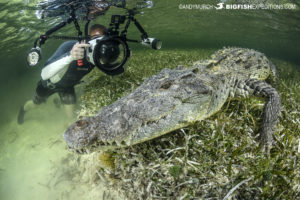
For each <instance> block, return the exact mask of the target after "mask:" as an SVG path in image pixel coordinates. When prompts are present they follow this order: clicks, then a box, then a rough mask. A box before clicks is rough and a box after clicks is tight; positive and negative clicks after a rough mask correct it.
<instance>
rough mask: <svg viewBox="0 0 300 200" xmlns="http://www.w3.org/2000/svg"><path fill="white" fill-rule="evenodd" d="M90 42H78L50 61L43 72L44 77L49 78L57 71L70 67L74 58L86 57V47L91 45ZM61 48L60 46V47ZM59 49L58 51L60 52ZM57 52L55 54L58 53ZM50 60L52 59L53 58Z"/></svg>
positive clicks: (44, 78)
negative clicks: (68, 50) (69, 49)
mask: <svg viewBox="0 0 300 200" xmlns="http://www.w3.org/2000/svg"><path fill="white" fill-rule="evenodd" d="M89 46H90V45H89V44H79V43H76V44H75V45H74V46H73V48H72V50H71V51H70V52H67V53H65V54H63V55H62V56H60V57H59V59H57V60H56V61H54V62H50V64H47V65H46V66H45V67H44V68H43V70H42V73H41V76H42V79H43V80H47V79H50V78H52V77H53V76H55V75H56V74H57V73H59V72H60V71H62V70H63V69H64V68H65V67H68V66H69V64H70V63H71V62H72V61H73V60H79V59H82V58H83V57H84V49H83V48H84V47H89ZM59 49H60V48H59ZM59 51H60V50H58V51H57V52H59ZM57 52H56V53H55V54H57ZM49 60H52V59H51V58H50V59H49Z"/></svg>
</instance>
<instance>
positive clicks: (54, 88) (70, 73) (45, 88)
mask: <svg viewBox="0 0 300 200" xmlns="http://www.w3.org/2000/svg"><path fill="white" fill-rule="evenodd" d="M76 42H77V41H68V42H65V43H63V44H62V45H60V47H59V48H58V49H57V50H56V52H55V53H54V54H53V55H52V56H51V57H50V58H49V59H48V60H47V62H46V63H45V65H44V67H46V66H47V65H49V64H51V63H54V62H56V61H59V60H60V59H63V58H64V57H66V56H70V51H71V49H72V48H73V46H74V44H76ZM93 68H94V65H92V64H91V63H89V62H88V61H87V60H86V59H85V58H84V59H82V62H80V61H77V60H74V61H72V62H71V63H70V64H69V66H68V69H67V71H66V72H65V73H64V75H63V76H62V77H61V79H60V80H59V81H58V82H56V83H52V82H51V81H50V80H49V79H47V80H43V79H41V80H40V81H39V82H38V85H37V88H36V94H35V96H34V99H33V102H34V103H35V104H40V103H43V102H45V101H46V100H47V98H48V97H49V96H50V95H52V94H54V93H55V92H58V94H59V96H60V99H61V102H62V103H63V104H74V103H75V102H76V95H75V91H74V86H75V85H76V84H78V83H80V80H81V79H82V78H83V77H84V76H85V75H86V74H88V73H89V72H90V71H91V70H92V69H93Z"/></svg>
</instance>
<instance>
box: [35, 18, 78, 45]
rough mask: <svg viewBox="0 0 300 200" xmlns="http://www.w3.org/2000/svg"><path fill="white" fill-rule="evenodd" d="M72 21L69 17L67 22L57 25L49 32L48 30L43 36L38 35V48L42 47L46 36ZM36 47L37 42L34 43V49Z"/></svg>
mask: <svg viewBox="0 0 300 200" xmlns="http://www.w3.org/2000/svg"><path fill="white" fill-rule="evenodd" d="M72 21H73V18H72V17H70V18H69V19H68V20H67V21H65V22H61V23H59V24H57V25H56V26H54V27H53V28H51V29H50V30H48V31H47V32H46V33H45V34H44V35H40V38H39V40H40V46H41V45H43V44H44V43H45V42H46V40H47V39H48V36H49V35H51V34H52V33H54V32H55V31H57V30H59V29H61V28H63V27H64V26H66V25H67V24H69V23H71V22H72ZM36 45H37V40H36V41H35V42H34V47H36Z"/></svg>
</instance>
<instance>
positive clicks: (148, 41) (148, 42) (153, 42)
mask: <svg viewBox="0 0 300 200" xmlns="http://www.w3.org/2000/svg"><path fill="white" fill-rule="evenodd" d="M142 45H145V46H148V47H151V48H152V49H156V50H159V49H161V47H162V41H161V40H159V39H156V38H145V39H143V40H142Z"/></svg>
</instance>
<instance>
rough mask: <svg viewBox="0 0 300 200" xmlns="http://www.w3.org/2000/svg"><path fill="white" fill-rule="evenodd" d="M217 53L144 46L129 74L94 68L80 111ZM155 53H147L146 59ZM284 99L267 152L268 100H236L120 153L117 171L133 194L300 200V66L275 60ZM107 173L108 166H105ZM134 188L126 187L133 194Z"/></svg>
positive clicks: (91, 109)
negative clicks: (262, 135) (263, 135)
mask: <svg viewBox="0 0 300 200" xmlns="http://www.w3.org/2000/svg"><path fill="white" fill-rule="evenodd" d="M212 52H214V50H198V51H197V50H186V51H185V50H173V51H148V50H147V51H142V52H135V55H134V56H133V57H132V58H131V60H130V61H129V63H128V68H127V71H126V72H125V73H124V74H122V75H121V76H118V77H109V76H106V75H104V74H103V73H101V72H99V71H98V70H94V71H93V73H91V75H90V76H89V77H87V79H86V86H85V92H84V95H83V96H82V103H81V105H82V107H81V110H80V112H79V115H80V116H87V115H93V114H95V113H96V112H97V111H98V110H99V109H100V108H101V107H103V106H105V105H109V104H111V103H113V102H114V101H116V100H117V99H118V98H120V97H122V96H124V95H126V94H128V93H130V92H131V91H132V90H134V89H135V88H136V87H137V86H138V85H139V84H141V83H142V82H143V80H144V79H145V78H147V77H149V76H151V75H153V74H155V73H157V72H159V71H160V70H161V69H162V68H176V67H177V66H178V65H186V66H188V65H190V64H192V63H193V62H194V61H197V60H200V59H205V58H208V57H209V55H210V54H211V53H212ZM144 55H147V56H144ZM271 60H272V62H273V63H274V64H275V65H276V66H277V68H278V75H279V78H278V83H277V85H276V87H277V89H278V91H279V93H280V96H281V98H282V105H283V106H282V113H281V116H280V123H279V125H278V128H277V130H276V132H275V141H276V144H275V145H274V146H273V148H272V149H271V151H270V154H269V155H265V154H264V153H262V152H261V145H260V142H259V137H258V136H259V134H258V133H259V127H260V123H261V115H262V108H263V105H264V100H263V99H258V98H247V99H245V100H243V101H238V100H231V101H228V102H227V103H226V104H225V105H224V106H223V108H222V109H221V111H219V112H218V113H216V114H215V115H214V116H212V117H210V118H208V119H206V120H204V121H201V122H196V123H194V124H193V125H190V126H189V127H187V128H184V129H180V130H177V131H174V132H172V133H170V134H167V135H165V136H163V137H160V138H157V139H155V140H152V141H148V142H145V143H142V144H138V145H135V146H132V147H128V148H124V149H118V150H115V153H114V172H113V173H114V174H113V177H114V178H115V179H116V180H117V181H113V183H112V187H114V188H118V189H120V190H121V191H124V193H125V194H126V195H127V197H128V199H158V198H165V199H176V198H178V199H189V198H190V199H223V198H224V197H225V198H224V199H227V198H231V199H295V198H296V197H298V196H299V195H300V163H299V154H300V147H299V145H300V144H299V143H300V121H299V119H300V105H299V102H300V101H299V100H300V96H299V94H300V80H299V77H300V76H299V75H300V72H299V66H296V65H293V64H291V63H288V62H285V61H281V60H277V59H271ZM102 173H105V170H104V171H102ZM125 191H126V192H125Z"/></svg>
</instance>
